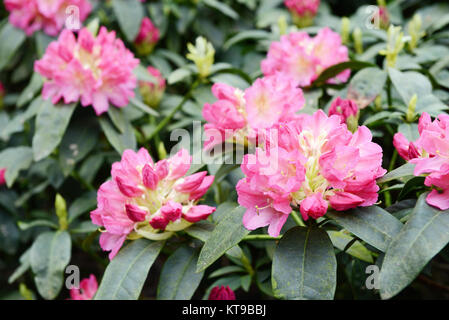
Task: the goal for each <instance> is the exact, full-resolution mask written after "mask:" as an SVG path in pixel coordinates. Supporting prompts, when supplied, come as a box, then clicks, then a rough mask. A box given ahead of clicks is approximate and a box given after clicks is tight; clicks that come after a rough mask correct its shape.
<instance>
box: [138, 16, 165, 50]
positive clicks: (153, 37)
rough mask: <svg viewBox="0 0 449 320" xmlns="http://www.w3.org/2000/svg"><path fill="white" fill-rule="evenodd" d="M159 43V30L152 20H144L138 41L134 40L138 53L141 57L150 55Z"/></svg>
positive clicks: (146, 18)
mask: <svg viewBox="0 0 449 320" xmlns="http://www.w3.org/2000/svg"><path fill="white" fill-rule="evenodd" d="M158 41H159V29H158V28H157V27H156V26H155V25H154V24H153V22H151V20H150V18H148V17H145V18H143V19H142V24H141V25H140V30H139V33H138V34H137V37H136V40H134V44H135V45H136V47H137V51H138V52H139V54H141V55H148V54H150V53H151V52H152V51H153V49H154V46H155V45H156V43H157V42H158Z"/></svg>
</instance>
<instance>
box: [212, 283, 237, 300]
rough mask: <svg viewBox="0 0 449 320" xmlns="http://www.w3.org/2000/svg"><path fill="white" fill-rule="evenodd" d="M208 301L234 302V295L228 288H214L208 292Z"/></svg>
mask: <svg viewBox="0 0 449 320" xmlns="http://www.w3.org/2000/svg"><path fill="white" fill-rule="evenodd" d="M208 300H235V293H234V291H232V289H231V288H229V286H216V287H213V288H212V290H211V291H210V294H209V298H208Z"/></svg>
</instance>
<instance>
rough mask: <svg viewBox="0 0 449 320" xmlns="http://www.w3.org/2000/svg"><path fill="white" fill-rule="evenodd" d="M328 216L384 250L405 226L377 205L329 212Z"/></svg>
mask: <svg viewBox="0 0 449 320" xmlns="http://www.w3.org/2000/svg"><path fill="white" fill-rule="evenodd" d="M327 217H329V218H332V219H334V220H335V221H336V222H337V223H338V224H339V225H341V226H342V227H343V228H345V229H346V230H348V231H350V232H351V233H353V234H355V235H356V236H357V237H359V238H360V239H362V240H364V241H366V242H367V243H369V244H370V245H372V246H373V247H375V248H377V249H379V250H380V251H382V252H385V250H387V247H388V244H389V243H390V242H391V240H392V239H393V238H394V237H395V236H396V235H397V234H398V233H399V231H400V230H401V228H402V226H403V225H402V223H401V222H400V221H399V220H397V219H396V218H395V217H393V216H392V215H391V214H390V213H388V212H387V211H385V210H384V209H382V208H379V207H377V206H371V207H357V208H355V209H351V210H348V211H345V212H335V211H334V212H328V213H327Z"/></svg>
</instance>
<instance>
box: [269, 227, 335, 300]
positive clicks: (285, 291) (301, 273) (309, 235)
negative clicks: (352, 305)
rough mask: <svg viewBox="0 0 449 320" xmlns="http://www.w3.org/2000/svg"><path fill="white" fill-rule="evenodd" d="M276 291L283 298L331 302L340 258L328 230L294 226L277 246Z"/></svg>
mask: <svg viewBox="0 0 449 320" xmlns="http://www.w3.org/2000/svg"><path fill="white" fill-rule="evenodd" d="M271 273H272V278H271V281H272V285H273V292H274V295H275V296H276V297H277V298H281V299H289V300H292V299H295V300H297V299H319V300H331V299H332V298H333V297H334V294H335V288H336V283H337V259H336V257H335V253H334V248H333V246H332V242H331V240H330V239H329V236H328V235H327V233H326V231H324V230H322V229H319V228H304V227H294V228H292V229H290V230H288V231H287V232H286V233H285V234H284V236H283V237H282V239H281V241H280V242H279V244H278V245H277V247H276V250H275V251H274V256H273V265H272V271H271Z"/></svg>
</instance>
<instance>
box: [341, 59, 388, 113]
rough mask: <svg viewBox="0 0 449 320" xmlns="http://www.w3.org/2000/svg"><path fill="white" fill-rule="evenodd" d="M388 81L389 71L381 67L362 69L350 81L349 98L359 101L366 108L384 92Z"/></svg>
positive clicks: (359, 105)
mask: <svg viewBox="0 0 449 320" xmlns="http://www.w3.org/2000/svg"><path fill="white" fill-rule="evenodd" d="M386 81H387V73H386V72H385V71H384V70H380V69H379V68H366V69H363V70H360V71H359V72H357V73H356V74H355V76H354V77H353V78H352V79H351V81H350V82H349V87H348V96H347V98H348V99H351V100H353V101H355V102H356V103H357V106H358V107H359V108H360V109H363V108H365V107H366V106H368V105H369V104H370V103H371V102H373V101H374V99H375V98H376V97H377V96H378V95H379V94H380V93H381V92H382V89H383V87H384V85H385V83H386Z"/></svg>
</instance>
